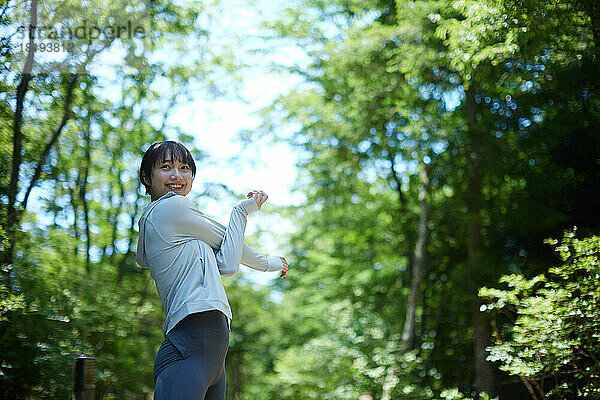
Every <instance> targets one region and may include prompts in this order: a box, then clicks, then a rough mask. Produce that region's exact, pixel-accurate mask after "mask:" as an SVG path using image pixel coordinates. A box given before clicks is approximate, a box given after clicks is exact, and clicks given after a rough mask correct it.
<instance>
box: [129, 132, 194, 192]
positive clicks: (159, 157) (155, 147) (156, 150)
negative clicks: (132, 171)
mask: <svg viewBox="0 0 600 400" xmlns="http://www.w3.org/2000/svg"><path fill="white" fill-rule="evenodd" d="M166 160H173V161H175V160H177V161H179V162H182V163H185V164H187V165H189V167H190V169H191V170H192V178H193V177H195V176H196V163H195V162H194V158H193V157H192V154H191V153H190V151H189V150H188V149H187V148H186V147H185V146H184V145H182V144H181V143H179V142H175V141H173V140H167V141H165V142H156V143H154V144H152V146H150V147H149V148H148V150H146V152H145V153H144V157H142V165H140V182H141V183H142V185H144V187H145V188H146V194H150V185H147V184H146V182H144V177H145V178H146V180H147V181H148V183H150V184H151V182H150V179H151V175H152V168H153V167H154V166H156V165H157V164H159V163H163V162H165V161H166Z"/></svg>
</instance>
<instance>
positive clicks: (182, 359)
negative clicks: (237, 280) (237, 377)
mask: <svg viewBox="0 0 600 400" xmlns="http://www.w3.org/2000/svg"><path fill="white" fill-rule="evenodd" d="M195 175H196V165H195V163H194V160H193V158H192V155H191V154H190V152H189V151H188V150H187V149H186V148H185V147H184V146H183V145H182V144H180V143H177V142H173V141H166V142H159V143H155V144H153V145H152V146H150V148H149V149H148V150H147V151H146V153H145V154H144V157H143V158H142V164H141V167H140V181H141V183H142V184H143V185H144V186H145V188H146V193H149V194H150V197H151V203H150V205H149V206H148V207H147V208H146V210H145V211H144V213H143V214H142V216H141V218H140V220H139V229H140V237H139V241H138V246H137V263H138V264H139V265H140V266H141V267H143V268H149V269H150V274H151V275H152V278H153V279H154V281H155V282H156V288H157V289H158V294H159V295H160V298H161V300H162V303H163V307H164V310H165V314H166V319H165V324H164V326H163V332H164V334H165V340H164V342H163V343H162V345H161V346H160V349H159V350H158V354H157V355H156V360H155V362H154V381H155V389H154V399H155V400H171V399H177V400H203V399H207V400H216V399H219V400H223V399H224V398H225V356H226V354H227V347H228V344H229V330H230V321H231V317H232V314H231V308H230V307H229V303H228V301H227V295H226V293H225V289H224V288H223V284H222V282H221V275H225V276H232V275H235V274H236V273H237V271H238V266H239V264H240V262H241V263H242V264H245V265H247V266H248V267H250V268H254V269H257V270H260V271H282V272H281V277H282V278H283V277H284V276H285V275H286V274H287V271H288V265H287V261H286V260H285V258H283V257H273V256H271V257H265V256H262V255H260V254H258V253H257V252H256V251H254V250H253V249H252V248H250V247H248V246H246V245H245V244H244V230H245V228H246V217H247V216H248V215H249V214H251V213H253V212H256V211H258V210H259V209H260V207H261V206H262V205H263V204H264V202H265V201H267V195H266V194H265V193H264V192H263V191H260V190H253V191H251V192H249V193H248V194H247V197H248V198H247V199H245V200H243V201H241V202H240V203H238V204H237V205H236V206H235V207H234V208H233V211H232V212H231V217H230V220H229V225H228V226H227V227H225V226H223V225H221V224H219V223H218V222H216V221H214V220H213V219H211V218H209V217H208V216H207V215H205V214H203V213H202V212H201V211H199V210H198V209H197V208H196V206H195V205H194V203H193V202H192V201H191V200H189V199H188V198H187V197H185V196H187V194H188V193H189V192H190V190H191V189H192V182H193V179H194V177H195Z"/></svg>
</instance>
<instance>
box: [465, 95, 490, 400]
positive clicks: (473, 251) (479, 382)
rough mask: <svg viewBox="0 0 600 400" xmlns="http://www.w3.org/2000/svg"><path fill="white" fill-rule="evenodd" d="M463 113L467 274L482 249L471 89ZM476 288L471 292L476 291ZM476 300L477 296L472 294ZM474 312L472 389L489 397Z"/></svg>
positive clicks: (483, 342)
mask: <svg viewBox="0 0 600 400" xmlns="http://www.w3.org/2000/svg"><path fill="white" fill-rule="evenodd" d="M466 112H467V120H468V123H469V126H470V133H471V134H470V141H469V147H468V149H467V157H468V160H467V163H468V164H467V165H468V171H467V173H468V184H467V257H468V263H469V266H470V269H471V271H473V272H475V271H478V270H481V269H482V268H483V267H484V266H483V265H482V262H481V260H482V253H483V245H482V242H481V216H480V211H481V201H480V199H481V180H482V177H481V163H480V160H481V154H480V138H479V135H480V134H479V132H478V128H477V126H476V103H475V94H474V93H473V89H472V88H469V89H468V90H467V92H466ZM477 289H478V287H475V288H474V290H475V291H477ZM474 296H475V297H477V293H474ZM475 307H476V309H475V310H473V326H474V328H475V331H474V332H475V337H474V348H473V350H474V356H475V387H476V389H477V391H478V392H482V391H485V392H486V393H488V394H490V395H493V394H494V393H495V389H494V379H493V378H494V373H493V369H492V365H491V363H489V362H487V361H486V356H487V352H486V350H485V348H486V347H487V346H488V341H489V327H488V321H487V319H485V318H483V316H482V315H481V314H480V312H479V301H478V300H476V301H475Z"/></svg>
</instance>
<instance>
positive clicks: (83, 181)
mask: <svg viewBox="0 0 600 400" xmlns="http://www.w3.org/2000/svg"><path fill="white" fill-rule="evenodd" d="M84 136H85V165H84V167H83V168H84V169H83V177H82V179H81V181H80V191H79V194H80V196H81V205H82V206H83V220H84V223H85V270H86V271H87V272H88V273H89V272H90V269H91V264H90V250H91V247H92V238H91V237H90V236H91V232H90V211H89V208H88V203H87V200H86V198H85V196H86V188H87V180H88V175H89V169H90V158H91V157H90V153H91V147H92V145H91V143H90V142H91V140H92V139H91V137H90V121H89V114H88V124H87V127H86V130H85V133H84ZM80 175H81V174H80Z"/></svg>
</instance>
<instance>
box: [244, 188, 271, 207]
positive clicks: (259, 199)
mask: <svg viewBox="0 0 600 400" xmlns="http://www.w3.org/2000/svg"><path fill="white" fill-rule="evenodd" d="M246 197H248V198H249V199H254V201H256V205H258V209H259V210H260V207H261V206H262V205H263V204H264V203H265V201H267V199H268V198H269V196H267V194H266V193H265V192H263V191H262V190H251V191H250V192H248V194H247V195H246Z"/></svg>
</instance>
